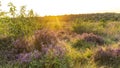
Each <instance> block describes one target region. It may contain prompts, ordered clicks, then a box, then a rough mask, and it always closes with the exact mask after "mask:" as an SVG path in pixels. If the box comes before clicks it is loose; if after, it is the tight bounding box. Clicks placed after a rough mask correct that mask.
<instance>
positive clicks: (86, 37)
mask: <svg viewBox="0 0 120 68" xmlns="http://www.w3.org/2000/svg"><path fill="white" fill-rule="evenodd" d="M81 37H82V39H83V40H85V41H87V42H91V43H95V44H98V45H102V44H104V40H103V38H102V37H100V36H98V35H95V34H93V33H90V34H88V33H83V34H82V36H81Z"/></svg>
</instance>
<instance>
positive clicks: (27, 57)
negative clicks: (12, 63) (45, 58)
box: [17, 50, 41, 63]
mask: <svg viewBox="0 0 120 68" xmlns="http://www.w3.org/2000/svg"><path fill="white" fill-rule="evenodd" d="M40 57H41V53H40V52H39V51H37V50H35V51H33V52H29V53H20V54H18V55H17V59H18V60H19V61H20V62H21V63H29V62H31V61H32V59H33V58H35V59H38V58H40Z"/></svg>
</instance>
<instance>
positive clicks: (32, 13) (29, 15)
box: [28, 9, 34, 17]
mask: <svg viewBox="0 0 120 68" xmlns="http://www.w3.org/2000/svg"><path fill="white" fill-rule="evenodd" d="M28 17H34V12H33V10H32V9H31V10H29V12H28Z"/></svg>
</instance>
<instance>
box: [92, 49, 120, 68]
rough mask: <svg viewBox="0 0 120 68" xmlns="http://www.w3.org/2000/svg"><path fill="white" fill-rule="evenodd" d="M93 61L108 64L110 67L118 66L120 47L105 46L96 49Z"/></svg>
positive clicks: (98, 63)
mask: <svg viewBox="0 0 120 68" xmlns="http://www.w3.org/2000/svg"><path fill="white" fill-rule="evenodd" d="M93 59H94V62H95V63H97V65H103V66H108V67H112V68H119V65H120V48H117V49H113V48H106V49H102V48H100V49H98V50H97V51H96V52H95V54H94V56H93Z"/></svg>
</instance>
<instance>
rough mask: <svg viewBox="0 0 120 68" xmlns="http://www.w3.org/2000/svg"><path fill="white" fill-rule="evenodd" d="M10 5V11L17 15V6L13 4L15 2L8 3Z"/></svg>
mask: <svg viewBox="0 0 120 68" xmlns="http://www.w3.org/2000/svg"><path fill="white" fill-rule="evenodd" d="M8 6H9V7H10V8H9V13H10V14H11V15H12V16H13V17H15V15H16V7H15V6H14V5H13V3H11V2H9V3H8Z"/></svg>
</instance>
